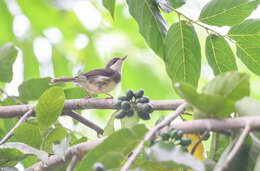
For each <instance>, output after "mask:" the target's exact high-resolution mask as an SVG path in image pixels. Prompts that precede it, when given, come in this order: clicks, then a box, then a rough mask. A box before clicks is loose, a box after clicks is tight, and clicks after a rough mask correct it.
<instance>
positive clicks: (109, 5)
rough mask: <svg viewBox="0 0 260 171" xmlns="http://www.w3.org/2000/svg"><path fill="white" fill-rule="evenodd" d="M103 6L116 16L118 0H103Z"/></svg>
mask: <svg viewBox="0 0 260 171" xmlns="http://www.w3.org/2000/svg"><path fill="white" fill-rule="evenodd" d="M102 2H103V6H104V7H105V8H106V9H107V10H108V11H109V12H110V14H111V16H112V17H113V18H114V12H115V6H116V0H103V1H102Z"/></svg>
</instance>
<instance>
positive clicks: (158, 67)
mask: <svg viewBox="0 0 260 171" xmlns="http://www.w3.org/2000/svg"><path fill="white" fill-rule="evenodd" d="M196 2H198V1H196ZM206 2H207V0H204V1H203V4H205V3H206ZM183 8H184V9H185V8H186V11H188V10H189V8H190V6H186V5H185V6H184V7H183ZM196 9H199V8H197V7H194V8H193V9H192V10H193V11H192V10H190V12H191V13H192V12H194V10H196ZM258 11H259V10H258ZM197 13H199V10H197ZM191 15H192V14H191ZM164 16H165V17H166V19H167V21H168V24H169V25H171V24H172V23H173V22H174V21H175V20H176V19H177V18H176V16H175V14H174V13H171V14H164ZM196 29H197V32H198V34H199V38H200V42H201V47H202V55H203V64H202V71H201V79H200V82H199V89H201V88H202V87H203V86H204V85H205V84H206V83H207V82H208V80H210V79H212V78H213V73H212V71H211V69H210V67H209V66H208V64H207V63H206V58H205V55H204V54H205V53H204V46H205V37H206V33H205V32H203V31H202V30H201V29H200V28H196ZM6 42H13V44H14V45H16V46H17V47H18V48H19V55H18V58H17V60H16V62H15V64H14V67H13V71H14V77H13V80H12V81H11V82H10V83H8V84H3V83H0V86H1V87H2V88H4V89H5V91H6V92H7V93H8V94H9V95H16V96H19V94H18V86H19V85H20V84H21V83H22V82H23V81H25V80H29V79H32V78H40V77H62V76H68V77H69V76H75V75H77V74H78V73H81V72H86V71H88V70H92V69H95V68H102V67H104V66H105V64H106V63H107V61H109V59H111V58H112V57H122V56H125V55H128V58H127V61H126V62H125V65H124V68H123V78H122V82H121V85H119V86H118V87H117V88H116V90H114V91H113V92H112V93H111V94H112V95H114V96H115V97H116V96H118V95H121V94H123V93H125V91H126V90H127V89H129V88H130V89H133V90H138V89H140V88H143V89H144V90H145V95H146V96H149V97H150V98H151V99H162V100H163V99H178V98H179V97H178V96H177V95H176V93H175V91H174V89H173V88H172V84H171V81H170V79H169V78H168V76H167V74H166V71H165V67H164V63H163V61H162V60H161V59H160V58H159V57H157V56H156V55H155V53H154V52H153V51H152V50H151V49H150V48H149V47H148V46H147V44H146V43H145V41H144V39H143V37H142V36H141V35H140V33H139V32H138V26H137V24H136V22H135V21H134V19H133V18H132V17H131V16H130V14H129V12H128V9H127V5H126V2H125V1H123V0H118V1H117V5H116V10H115V16H114V19H113V18H112V17H111V16H110V14H109V12H108V11H107V10H106V9H105V8H104V7H103V5H102V1H101V0H98V1H96V0H0V45H3V44H4V43H6ZM237 63H238V66H239V70H240V71H241V72H249V71H248V70H247V69H246V67H245V66H244V65H243V64H242V63H241V62H240V61H239V60H238V59H237ZM249 73H250V72H249ZM250 74H251V80H250V82H251V96H252V97H254V98H257V99H259V100H260V91H259V87H260V79H259V77H258V76H256V75H254V74H253V73H250ZM66 87H67V88H69V87H74V85H73V84H66ZM100 97H104V96H100ZM1 98H2V99H3V98H5V96H4V95H2V97H1ZM168 113H169V112H162V111H156V112H154V113H153V115H152V120H150V121H146V123H148V125H150V126H151V125H152V124H154V122H155V121H156V120H157V119H158V118H160V116H162V115H167V114H168ZM82 114H83V115H84V116H86V117H87V118H89V119H90V120H92V121H94V122H97V123H98V124H99V125H101V126H104V125H105V123H106V122H107V120H108V119H109V116H110V115H111V114H112V111H111V110H86V111H84V112H83V113H82ZM60 121H61V123H64V125H65V126H66V127H68V128H69V129H71V130H74V131H77V132H80V133H81V134H84V135H88V136H95V132H93V131H92V130H90V129H87V128H86V127H84V126H82V125H81V124H73V121H72V120H71V119H70V118H67V117H62V118H60Z"/></svg>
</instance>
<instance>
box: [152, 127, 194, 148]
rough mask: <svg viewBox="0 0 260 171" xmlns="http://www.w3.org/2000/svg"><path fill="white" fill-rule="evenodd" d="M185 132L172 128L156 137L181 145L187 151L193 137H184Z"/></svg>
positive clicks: (159, 139) (158, 139)
mask: <svg viewBox="0 0 260 171" xmlns="http://www.w3.org/2000/svg"><path fill="white" fill-rule="evenodd" d="M183 134H184V133H183V132H182V131H180V130H175V129H173V128H170V129H169V130H168V131H167V132H165V133H162V134H160V137H159V138H157V139H156V142H158V141H164V142H168V143H171V144H175V145H176V146H178V145H179V146H181V148H182V149H183V150H184V151H187V146H188V145H190V144H191V139H189V138H183Z"/></svg>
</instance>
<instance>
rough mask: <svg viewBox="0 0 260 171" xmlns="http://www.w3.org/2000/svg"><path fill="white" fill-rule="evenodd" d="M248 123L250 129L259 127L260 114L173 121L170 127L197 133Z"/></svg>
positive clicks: (236, 126) (241, 126)
mask: <svg viewBox="0 0 260 171" xmlns="http://www.w3.org/2000/svg"><path fill="white" fill-rule="evenodd" d="M248 123H250V128H251V129H256V128H260V116H247V117H238V118H228V119H197V120H192V121H185V122H181V123H174V124H172V125H171V127H172V128H174V129H178V130H182V131H183V132H185V133H199V132H203V131H216V132H219V131H225V130H229V129H230V130H231V129H241V128H245V127H246V125H247V124H248Z"/></svg>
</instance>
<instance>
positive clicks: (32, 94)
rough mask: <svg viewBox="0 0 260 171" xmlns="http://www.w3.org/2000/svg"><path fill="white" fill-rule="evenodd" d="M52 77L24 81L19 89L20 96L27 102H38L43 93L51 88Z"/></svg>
mask: <svg viewBox="0 0 260 171" xmlns="http://www.w3.org/2000/svg"><path fill="white" fill-rule="evenodd" d="M50 80H51V78H50V77H45V78H33V79H30V80H26V81H24V82H23V83H22V84H21V85H20V86H19V87H18V91H19V95H20V97H21V98H22V99H25V100H38V99H39V98H40V96H41V95H42V93H43V92H44V91H45V90H47V89H48V88H50V87H51V86H50V85H49V84H50Z"/></svg>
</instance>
